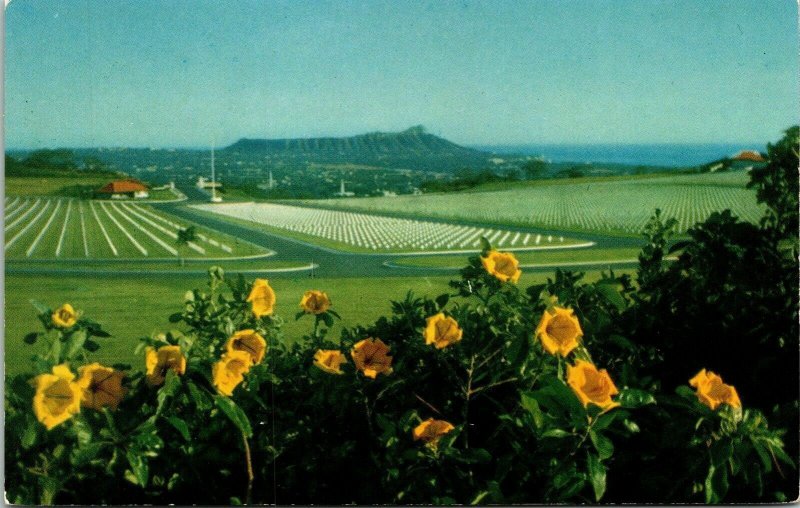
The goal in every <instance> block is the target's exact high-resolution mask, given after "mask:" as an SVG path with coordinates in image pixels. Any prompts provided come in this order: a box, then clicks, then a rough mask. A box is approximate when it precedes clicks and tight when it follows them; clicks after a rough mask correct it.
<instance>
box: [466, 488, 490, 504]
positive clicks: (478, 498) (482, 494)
mask: <svg viewBox="0 0 800 508" xmlns="http://www.w3.org/2000/svg"><path fill="white" fill-rule="evenodd" d="M488 495H489V491H488V490H484V491H483V492H480V493H479V494H478V495H477V496H475V498H474V499H473V500H472V501H470V503H469V504H470V505H472V506H475V505H476V504H480V502H481V501H483V498H484V497H486V496H488Z"/></svg>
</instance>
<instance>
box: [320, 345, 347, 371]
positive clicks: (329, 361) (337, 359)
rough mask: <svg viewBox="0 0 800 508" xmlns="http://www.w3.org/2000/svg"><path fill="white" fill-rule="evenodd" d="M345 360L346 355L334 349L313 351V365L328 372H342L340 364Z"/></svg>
mask: <svg viewBox="0 0 800 508" xmlns="http://www.w3.org/2000/svg"><path fill="white" fill-rule="evenodd" d="M345 362H347V357H345V356H344V355H343V354H342V352H341V351H338V350H336V349H320V350H319V351H317V352H316V353H314V366H315V367H317V368H318V369H320V370H321V371H323V372H327V373H328V374H344V373H343V372H342V367H341V365H342V364H343V363H345Z"/></svg>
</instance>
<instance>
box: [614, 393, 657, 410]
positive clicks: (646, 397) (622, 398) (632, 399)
mask: <svg viewBox="0 0 800 508" xmlns="http://www.w3.org/2000/svg"><path fill="white" fill-rule="evenodd" d="M617 402H619V403H620V404H621V405H622V407H624V408H628V409H635V408H638V407H642V406H647V405H650V404H655V403H656V398H655V397H653V394H651V393H650V392H646V391H644V390H636V389H634V388H626V389H625V390H622V391H621V392H620V393H619V395H618V396H617Z"/></svg>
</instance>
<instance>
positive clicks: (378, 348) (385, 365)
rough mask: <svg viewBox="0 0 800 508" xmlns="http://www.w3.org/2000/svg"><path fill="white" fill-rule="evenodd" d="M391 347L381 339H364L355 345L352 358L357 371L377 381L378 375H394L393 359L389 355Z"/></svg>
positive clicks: (351, 352) (351, 354)
mask: <svg viewBox="0 0 800 508" xmlns="http://www.w3.org/2000/svg"><path fill="white" fill-rule="evenodd" d="M388 353H389V346H387V345H386V344H384V343H383V341H382V340H381V339H371V338H370V339H364V340H362V341H360V342H357V343H356V344H355V345H353V349H352V350H351V351H350V356H352V357H353V362H354V363H355V365H356V369H358V370H360V371H361V372H363V373H364V375H365V376H367V377H369V378H372V379H375V377H376V376H377V375H378V374H391V373H392V357H391V356H389V355H388Z"/></svg>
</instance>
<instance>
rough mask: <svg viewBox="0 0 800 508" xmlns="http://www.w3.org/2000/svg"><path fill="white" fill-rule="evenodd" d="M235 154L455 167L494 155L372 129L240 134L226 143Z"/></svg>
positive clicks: (420, 135)
mask: <svg viewBox="0 0 800 508" xmlns="http://www.w3.org/2000/svg"><path fill="white" fill-rule="evenodd" d="M224 151H225V152H228V153H230V154H232V155H233V154H236V155H253V154H259V155H263V156H265V157H268V158H269V159H271V160H280V161H282V162H284V163H285V164H292V163H306V164H342V163H347V164H354V165H363V166H374V167H380V168H398V169H418V170H425V171H453V170H456V169H461V168H482V167H485V166H486V165H487V164H488V159H489V158H490V157H491V154H490V153H488V152H481V151H479V150H474V149H472V148H466V147H463V146H460V145H457V144H455V143H453V142H451V141H448V140H446V139H442V138H440V137H438V136H435V135H433V134H429V133H427V132H425V129H424V128H423V127H422V126H416V127H411V128H410V129H406V130H404V131H402V132H371V133H368V134H360V135H357V136H350V137H341V138H333V137H325V138H296V139H240V140H239V141H237V142H236V143H234V144H232V145H230V146H229V147H227V148H225V150H224Z"/></svg>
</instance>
